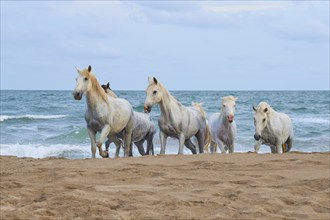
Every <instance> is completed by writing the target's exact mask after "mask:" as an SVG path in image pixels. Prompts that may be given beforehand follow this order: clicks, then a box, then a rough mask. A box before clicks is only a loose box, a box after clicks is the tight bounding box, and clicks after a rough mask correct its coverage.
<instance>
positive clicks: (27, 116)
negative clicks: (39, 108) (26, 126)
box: [0, 115, 67, 122]
mask: <svg viewBox="0 0 330 220" xmlns="http://www.w3.org/2000/svg"><path fill="white" fill-rule="evenodd" d="M66 116H67V115H0V122H1V121H6V120H10V119H29V120H34V119H58V118H65V117H66Z"/></svg>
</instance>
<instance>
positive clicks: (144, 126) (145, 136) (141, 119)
mask: <svg viewBox="0 0 330 220" xmlns="http://www.w3.org/2000/svg"><path fill="white" fill-rule="evenodd" d="M102 88H103V89H104V91H105V92H106V93H107V94H108V96H112V97H117V95H116V94H115V93H114V92H113V91H112V90H111V88H110V84H109V83H107V84H106V85H102ZM133 114H134V124H133V133H132V142H134V144H135V145H136V146H137V148H138V150H139V153H140V154H141V155H142V156H143V155H146V154H147V155H149V154H152V155H154V145H153V138H154V135H155V133H156V127H155V124H154V123H153V121H152V120H151V118H150V115H149V114H147V113H143V112H136V111H134V112H133ZM145 141H147V150H146V152H145V151H144V148H143V143H144V142H145ZM112 142H114V143H115V145H116V157H118V156H119V151H120V147H121V140H120V139H119V138H117V137H116V138H115V139H114V140H113V139H111V138H109V139H108V140H107V141H106V142H105V146H106V151H108V149H109V146H110V144H111V143H112ZM130 156H133V154H132V147H131V148H130Z"/></svg>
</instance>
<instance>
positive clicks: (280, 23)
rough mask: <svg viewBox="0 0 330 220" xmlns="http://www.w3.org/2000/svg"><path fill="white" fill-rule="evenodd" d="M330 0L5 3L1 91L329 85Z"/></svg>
mask: <svg viewBox="0 0 330 220" xmlns="http://www.w3.org/2000/svg"><path fill="white" fill-rule="evenodd" d="M329 10H330V7H329V1H327V0H326V1H216V2H214V1H3V0H1V78H0V79H1V84H0V85H1V89H3V90H5V89H19V90H73V89H74V87H75V84H76V82H75V78H76V77H77V71H76V69H75V67H78V68H80V69H83V68H87V66H88V65H91V66H92V70H93V72H94V74H95V75H96V77H97V79H98V80H99V82H100V83H101V84H104V83H106V82H110V86H111V88H112V89H114V90H145V89H146V87H147V86H148V80H147V78H148V76H154V77H156V78H157V79H158V81H159V82H162V84H163V85H164V86H165V87H166V88H168V89H169V90H329V87H330V85H329V83H330V82H329V20H330V19H329Z"/></svg>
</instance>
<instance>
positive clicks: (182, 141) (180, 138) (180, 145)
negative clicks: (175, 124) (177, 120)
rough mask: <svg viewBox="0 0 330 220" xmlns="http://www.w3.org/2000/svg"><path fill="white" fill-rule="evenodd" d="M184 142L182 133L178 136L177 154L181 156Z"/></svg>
mask: <svg viewBox="0 0 330 220" xmlns="http://www.w3.org/2000/svg"><path fill="white" fill-rule="evenodd" d="M184 142H185V137H184V135H183V134H182V133H180V135H179V152H178V154H183V146H184Z"/></svg>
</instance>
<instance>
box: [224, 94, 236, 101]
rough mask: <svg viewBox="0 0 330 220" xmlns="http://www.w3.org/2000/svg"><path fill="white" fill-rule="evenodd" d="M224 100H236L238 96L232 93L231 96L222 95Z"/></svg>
mask: <svg viewBox="0 0 330 220" xmlns="http://www.w3.org/2000/svg"><path fill="white" fill-rule="evenodd" d="M221 100H222V102H225V101H234V102H235V101H236V100H237V98H236V97H235V96H232V95H229V96H225V97H222V98H221Z"/></svg>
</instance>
